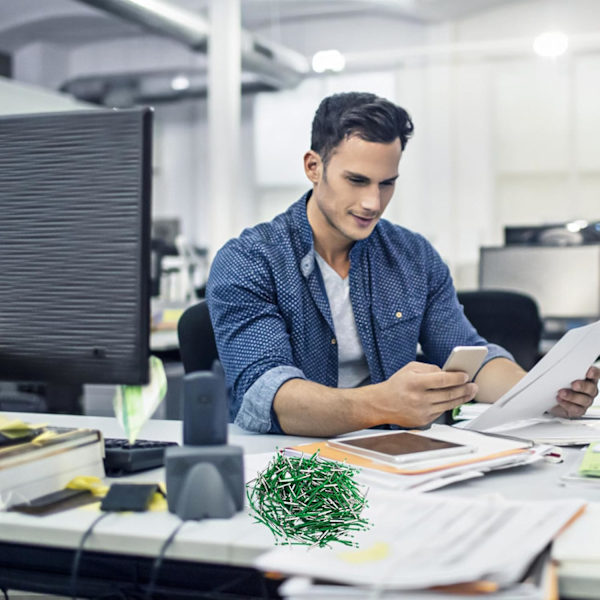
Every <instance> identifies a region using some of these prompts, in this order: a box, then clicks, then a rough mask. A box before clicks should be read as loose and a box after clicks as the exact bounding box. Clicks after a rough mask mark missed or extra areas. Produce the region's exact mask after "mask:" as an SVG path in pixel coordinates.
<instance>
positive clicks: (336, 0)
mask: <svg viewBox="0 0 600 600" xmlns="http://www.w3.org/2000/svg"><path fill="white" fill-rule="evenodd" d="M518 1H522V0H242V21H243V25H244V27H246V28H247V29H250V30H254V29H261V28H264V27H268V26H272V25H277V24H279V23H281V24H283V23H289V22H290V21H298V20H319V19H327V18H330V17H340V16H346V15H347V16H350V15H365V16H380V17H384V18H386V19H397V20H399V21H409V22H417V23H422V24H426V23H439V22H444V21H448V20H452V19H456V18H459V17H464V16H467V15H471V14H475V13H477V12H482V11H485V10H489V9H491V8H494V7H496V6H499V5H506V4H510V3H514V2H518ZM171 2H173V3H176V4H179V5H181V6H182V7H184V8H188V9H190V10H195V11H200V12H205V11H206V9H207V6H208V4H209V2H208V0H171ZM141 31H142V30H141V29H140V28H139V27H137V26H135V25H132V24H130V23H126V22H125V21H123V20H121V19H118V18H117V17H113V16H111V15H108V14H105V13H103V12H102V11H99V10H97V9H94V8H91V7H89V6H87V5H84V4H83V3H80V2H78V1H77V0H1V1H0V51H4V52H12V51H14V50H17V49H18V48H21V47H23V46H25V45H27V44H30V43H32V42H47V43H52V44H57V45H62V46H77V45H80V44H83V43H86V42H92V41H99V40H103V39H112V38H119V37H125V36H131V35H137V34H140V33H141Z"/></svg>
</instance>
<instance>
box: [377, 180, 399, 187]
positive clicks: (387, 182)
mask: <svg viewBox="0 0 600 600" xmlns="http://www.w3.org/2000/svg"><path fill="white" fill-rule="evenodd" d="M395 183H396V182H395V181H382V182H381V183H380V185H382V186H384V187H391V186H393V185H394V184H395Z"/></svg>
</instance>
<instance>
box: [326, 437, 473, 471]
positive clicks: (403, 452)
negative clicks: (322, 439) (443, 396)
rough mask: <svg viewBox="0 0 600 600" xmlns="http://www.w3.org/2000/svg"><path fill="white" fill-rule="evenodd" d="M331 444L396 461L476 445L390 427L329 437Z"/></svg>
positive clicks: (425, 457)
mask: <svg viewBox="0 0 600 600" xmlns="http://www.w3.org/2000/svg"><path fill="white" fill-rule="evenodd" d="M327 444H328V445H329V446H331V447H332V448H337V449H338V450H344V451H345V452H349V453H351V454H358V455H360V456H366V457H368V458H372V459H375V460H379V461H382V462H388V463H393V464H398V463H409V462H417V461H421V460H431V459H438V458H445V457H446V456H453V455H456V454H468V453H469V452H474V451H475V450H476V449H477V448H476V447H475V446H468V445H465V444H457V443H455V442H447V441H445V440H440V439H438V438H434V437H429V436H425V435H421V434H419V433H413V432H410V431H391V432H390V433H383V434H375V435H373V434H369V435H365V436H360V437H354V438H346V439H344V438H341V439H334V440H328V441H327Z"/></svg>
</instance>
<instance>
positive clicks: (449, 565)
mask: <svg viewBox="0 0 600 600" xmlns="http://www.w3.org/2000/svg"><path fill="white" fill-rule="evenodd" d="M371 491H372V496H370V506H369V507H368V508H367V509H366V510H365V511H364V512H363V516H366V517H368V518H369V519H370V520H371V522H372V523H373V528H372V529H371V530H369V531H364V532H360V533H357V534H356V536H355V542H356V544H357V547H356V548H352V549H348V548H342V547H330V548H312V549H310V550H309V549H307V548H300V547H296V546H294V547H285V546H282V547H279V548H277V549H276V550H273V551H271V552H268V553H266V554H264V555H262V556H260V557H259V558H258V559H257V561H256V566H257V567H258V568H259V569H263V570H265V571H278V572H281V573H284V574H287V575H301V576H306V577H313V578H318V579H323V580H324V581H333V582H338V583H344V584H349V585H355V586H367V587H369V588H370V589H371V590H372V591H373V592H374V593H377V592H379V591H381V590H392V589H395V590H415V589H425V588H431V587H433V586H448V585H454V584H465V583H469V582H472V583H475V582H477V585H478V586H481V585H483V583H482V582H487V584H488V586H489V589H492V590H493V589H496V588H498V589H502V588H506V587H509V586H511V585H514V584H515V583H517V582H518V581H520V580H521V579H522V577H523V576H524V574H525V572H526V570H527V568H528V566H529V565H530V564H531V562H532V561H533V559H534V558H535V557H536V556H537V555H538V554H539V553H540V552H541V551H542V550H543V548H544V547H545V546H546V545H547V544H548V543H549V542H550V541H551V540H552V539H553V538H554V537H555V536H556V535H557V533H558V532H559V531H560V530H561V529H562V528H563V527H564V526H565V525H567V524H568V523H569V522H571V521H572V520H574V519H575V518H576V517H578V516H579V515H580V514H581V513H582V512H583V510H584V507H585V503H584V502H583V501H581V500H565V501H547V502H514V501H507V500H503V499H501V498H498V497H483V498H477V499H465V498H448V497H445V498H439V497H437V496H434V495H425V496H423V495H418V496H415V495H414V494H398V493H397V492H389V491H384V490H371Z"/></svg>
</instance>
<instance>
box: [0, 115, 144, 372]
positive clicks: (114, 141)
mask: <svg viewBox="0 0 600 600" xmlns="http://www.w3.org/2000/svg"><path fill="white" fill-rule="evenodd" d="M151 117H152V114H151V111H150V110H149V109H132V110H122V111H112V110H90V111H87V110H85V111H73V112H60V113H50V114H28V115H17V116H8V117H0V379H2V380H10V381H39V382H49V383H61V384H80V383H114V384H142V383H146V382H147V381H148V356H149V328H150V307H149V281H150V275H149V270H150V222H151V220H150V219H151V214H150V213H151V206H150V200H151V126H152V124H151Z"/></svg>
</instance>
